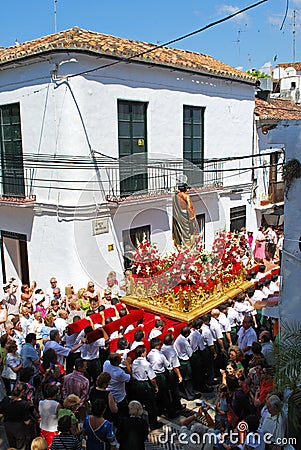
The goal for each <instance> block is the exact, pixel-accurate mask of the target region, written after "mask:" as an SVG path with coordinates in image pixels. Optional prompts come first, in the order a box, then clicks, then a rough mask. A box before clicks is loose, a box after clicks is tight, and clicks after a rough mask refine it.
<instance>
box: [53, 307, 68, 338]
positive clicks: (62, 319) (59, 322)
mask: <svg viewBox="0 0 301 450" xmlns="http://www.w3.org/2000/svg"><path fill="white" fill-rule="evenodd" d="M67 318H68V313H67V311H66V310H65V309H60V310H59V311H58V313H57V318H56V319H55V321H54V325H55V326H56V328H57V329H58V330H59V331H60V333H61V334H63V333H64V331H65V329H66V327H67V325H68V324H67Z"/></svg>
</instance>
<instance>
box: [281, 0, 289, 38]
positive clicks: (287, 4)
mask: <svg viewBox="0 0 301 450" xmlns="http://www.w3.org/2000/svg"><path fill="white" fill-rule="evenodd" d="M288 7H289V0H286V9H285V13H284V17H283V20H282V24H281V27H280V31H282V28H283V26H284V22H285V21H286V18H287V13H288Z"/></svg>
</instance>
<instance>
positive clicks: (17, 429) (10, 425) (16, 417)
mask: <svg viewBox="0 0 301 450" xmlns="http://www.w3.org/2000/svg"><path fill="white" fill-rule="evenodd" d="M25 389H26V385H25V384H24V383H19V384H18V386H16V387H15V388H14V390H13V392H12V394H11V396H9V397H5V398H4V399H3V400H2V402H1V403H0V414H3V415H4V428H5V432H6V437H7V440H8V443H9V445H10V447H13V448H15V449H18V450H25V448H26V437H27V435H26V426H27V425H29V423H30V411H29V405H28V403H27V401H26V400H23V394H24V392H25Z"/></svg>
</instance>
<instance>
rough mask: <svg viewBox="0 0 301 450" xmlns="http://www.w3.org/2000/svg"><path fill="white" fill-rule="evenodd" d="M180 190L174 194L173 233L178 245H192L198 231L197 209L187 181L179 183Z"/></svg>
mask: <svg viewBox="0 0 301 450" xmlns="http://www.w3.org/2000/svg"><path fill="white" fill-rule="evenodd" d="M177 189H178V192H176V193H175V194H174V196H173V221H172V234H173V240H174V243H175V245H176V246H177V247H179V246H185V247H191V246H192V245H193V244H194V241H195V235H196V233H197V232H198V224H197V221H196V217H195V209H194V207H193V204H192V200H191V198H190V195H189V194H187V189H188V186H187V184H186V183H178V184H177Z"/></svg>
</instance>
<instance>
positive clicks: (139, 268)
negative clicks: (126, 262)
mask: <svg viewBox="0 0 301 450" xmlns="http://www.w3.org/2000/svg"><path fill="white" fill-rule="evenodd" d="M140 271H141V266H140V264H139V266H138V267H137V270H136V272H137V273H139V272H140Z"/></svg>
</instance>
